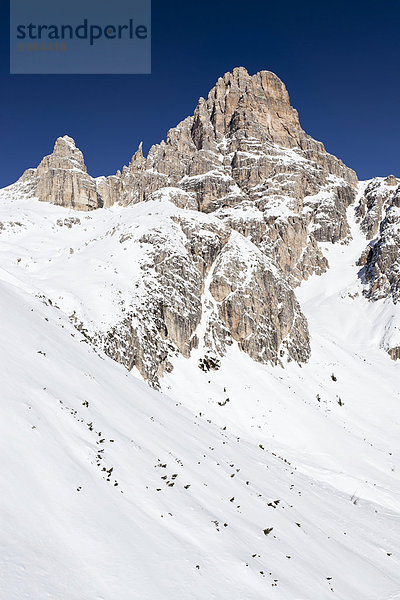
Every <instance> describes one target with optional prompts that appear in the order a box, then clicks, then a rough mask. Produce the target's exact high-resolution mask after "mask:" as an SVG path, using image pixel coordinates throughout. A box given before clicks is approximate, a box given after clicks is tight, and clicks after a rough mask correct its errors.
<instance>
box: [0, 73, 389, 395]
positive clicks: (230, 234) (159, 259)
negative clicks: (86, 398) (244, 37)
mask: <svg viewBox="0 0 400 600" xmlns="http://www.w3.org/2000/svg"><path fill="white" fill-rule="evenodd" d="M399 184H400V180H399V179H397V178H396V177H394V176H389V177H387V178H385V179H384V178H375V179H373V180H371V181H370V182H368V183H359V182H358V179H357V176H356V174H355V172H354V171H352V170H351V169H349V168H348V167H346V166H345V165H344V164H343V162H342V161H341V160H339V159H338V158H336V157H335V156H332V155H331V154H329V153H328V152H327V151H326V150H325V148H324V146H323V144H322V143H321V142H318V141H315V140H314V139H313V138H311V137H310V136H309V135H307V134H306V133H305V132H304V131H303V129H302V128H301V125H300V122H299V117H298V113H297V111H296V110H295V109H294V108H293V107H292V106H291V105H290V101H289V95H288V93H287V91H286V88H285V86H284V84H283V83H282V81H281V80H280V79H279V78H278V77H277V76H276V75H274V74H273V73H271V72H269V71H261V72H259V73H256V74H255V75H253V76H250V75H249V74H248V72H247V71H246V69H244V68H236V69H234V70H233V72H232V73H226V74H225V75H224V76H223V77H221V78H220V79H219V80H218V81H217V83H216V85H215V87H214V88H213V89H212V90H211V91H210V93H209V95H208V98H207V99H204V98H200V100H199V102H198V104H197V106H196V109H195V111H194V114H193V115H192V116H189V117H187V118H186V119H184V120H183V121H182V122H181V123H179V124H178V125H177V126H176V127H174V128H172V129H170V131H169V132H168V134H167V137H166V140H165V141H162V142H161V143H160V144H157V145H154V146H152V147H151V149H150V151H149V153H148V155H147V157H146V156H144V155H143V152H142V146H141V145H140V146H139V148H138V150H137V151H136V153H135V154H134V155H133V158H132V160H131V162H130V164H129V165H128V166H124V167H123V169H122V171H118V172H117V173H116V174H115V175H112V176H109V177H98V178H93V177H91V176H90V175H89V174H88V173H87V170H86V166H85V163H84V158H83V155H82V153H81V152H80V150H78V149H77V148H76V146H75V142H74V140H72V139H71V138H70V137H68V136H64V137H60V138H58V139H57V141H56V143H55V146H54V151H53V153H52V154H50V155H49V156H46V157H45V158H43V160H42V162H41V163H40V165H39V166H38V167H37V168H35V169H28V170H27V171H26V172H25V173H24V174H23V176H22V177H21V179H20V180H19V181H18V182H16V183H15V184H13V185H11V186H9V187H8V188H6V189H5V190H3V192H2V194H3V197H9V198H14V197H15V198H17V197H18V198H21V197H22V198H25V199H30V198H36V199H37V200H39V201H41V202H47V203H50V204H54V205H58V206H61V207H64V208H65V209H66V210H65V218H64V219H61V220H60V219H58V220H57V221H56V223H55V224H54V227H53V229H54V231H55V233H57V232H59V239H60V240H61V241H60V249H59V251H58V254H57V253H56V258H55V259H54V260H55V261H56V262H55V263H54V265H55V266H54V267H52V265H49V264H47V266H46V269H47V270H46V271H43V269H44V268H45V267H44V261H43V264H42V266H41V267H40V272H41V273H42V276H41V282H42V284H43V281H44V279H45V278H44V277H43V273H44V272H46V273H47V274H49V275H50V273H49V269H50V270H51V268H54V269H55V268H56V266H57V268H58V269H59V271H61V272H64V269H65V278H62V277H61V278H60V281H59V285H58V286H57V288H56V287H54V286H49V287H48V289H43V286H42V288H41V289H42V291H43V295H44V297H45V298H46V301H50V302H51V303H53V304H54V305H56V306H59V307H60V308H61V309H63V310H64V311H66V312H67V314H68V316H69V317H70V319H71V320H72V322H73V323H74V325H75V326H76V327H77V328H78V329H79V330H80V331H81V332H83V333H84V334H85V336H86V338H87V340H88V341H89V342H90V343H91V344H94V345H95V346H97V347H100V348H101V349H102V350H104V351H105V352H106V354H108V355H109V356H110V357H112V358H113V359H115V360H116V361H118V362H120V363H122V364H123V365H124V366H126V367H127V368H128V369H132V368H133V367H135V368H136V369H137V370H138V371H139V372H140V374H141V375H142V376H143V377H144V378H145V379H146V380H147V381H149V382H150V383H151V384H152V385H154V386H158V385H159V380H160V377H162V376H163V375H164V374H165V373H166V372H169V371H171V370H172V369H173V362H174V357H176V356H177V355H183V356H184V357H187V358H188V357H190V355H191V352H192V351H193V349H195V348H196V349H198V350H200V351H201V354H202V356H203V360H202V362H201V365H200V366H202V368H205V369H208V368H216V367H217V366H218V364H219V361H220V360H221V359H222V358H223V356H224V355H225V354H226V352H227V349H228V348H229V347H230V346H232V344H234V343H237V344H238V346H239V348H240V349H241V350H242V351H243V352H245V353H247V354H248V355H249V356H250V357H251V358H252V359H253V360H255V361H257V362H259V363H272V364H274V365H278V364H279V365H284V364H285V362H286V361H296V362H298V363H299V364H302V363H304V362H307V361H308V360H309V357H310V352H311V349H310V338H309V331H308V324H307V320H306V318H305V316H304V315H303V313H302V310H301V308H300V305H299V303H298V301H297V299H296V287H297V286H299V285H300V284H301V283H302V281H304V280H305V279H307V278H308V277H310V276H311V275H321V274H322V273H324V272H326V270H327V269H329V264H328V261H327V258H326V257H325V255H324V250H323V247H324V245H326V244H342V245H343V246H344V247H345V246H346V245H347V244H348V243H349V242H350V240H351V232H350V226H349V214H352V215H354V216H355V219H356V221H357V222H358V224H359V228H360V229H361V232H362V233H363V235H365V247H366V250H365V252H364V253H363V254H362V256H361V257H360V258H359V267H358V268H359V277H360V278H361V279H362V282H363V285H364V288H363V293H364V298H367V299H369V300H370V301H386V302H392V303H394V304H396V303H397V302H398V301H399V299H400V250H399V248H400V185H399ZM137 204H141V205H142V208H141V212H140V215H139V217H138V216H137V212H136V213H135V215H134V217H132V207H134V206H136V205H137ZM111 207H113V208H112V209H111ZM116 207H118V210H119V213H118V215H119V216H118V218H117V216H116V215H117V213H116V212H115V211H114V209H115V208H116ZM67 209H68V210H67ZM73 211H81V213H84V214H82V216H81V215H80V213H78V212H73ZM74 215H75V216H74ZM95 215H101V216H95ZM20 225H21V227H22V230H23V229H24V228H25V230H27V229H29V227H28V225H27V224H24V223H22V224H20ZM1 227H2V228H3V230H4V229H7V224H2V226H1ZM61 231H62V235H61ZM77 232H78V233H77ZM0 233H1V228H0ZM57 235H58V234H57ZM65 249H68V250H67V251H65V253H64V250H65ZM89 249H95V254H96V255H97V256H101V257H102V259H103V263H104V265H103V266H104V269H105V270H107V276H106V281H107V282H108V283H107V290H106V291H105V292H104V293H105V295H106V296H107V300H106V301H105V304H104V306H106V309H107V318H104V315H103V314H101V311H99V310H97V309H96V300H95V298H96V297H97V296H99V297H101V296H102V289H103V282H102V278H101V276H100V275H98V276H97V278H96V277H89V279H90V282H91V287H90V292H87V293H86V292H84V291H83V290H82V291H79V293H74V292H73V291H72V287H71V286H72V284H71V286H69V277H70V280H71V281H72V279H73V272H74V269H80V268H82V264H84V265H86V267H85V268H87V269H88V272H89V271H91V270H93V269H94V267H93V262H91V260H92V259H90V260H86V258H85V257H86V256H89V255H88V254H87V253H88V252H89ZM91 256H92V255H91ZM52 260H53V259H50V261H49V260H47V263H49V262H51V261H52ZM63 261H64V262H63ZM82 261H83V262H82ZM85 261H86V262H85ZM39 262H40V260H39ZM22 263H23V261H22ZM99 268H100V267H99ZM31 271H32V273H33V271H34V270H32V269H31ZM69 273H71V274H70V275H68V274H69ZM32 276H33V275H32ZM46 277H47V275H46ZM49 278H50V277H49ZM92 280H93V281H92ZM122 280H123V281H122ZM88 286H89V283H88ZM44 287H45V286H44ZM88 289H89V288H88ZM107 303H108V304H107ZM106 309H104V310H106ZM388 339H390V341H387V340H388ZM396 340H397V337H396V336H395V335H394V336H389V338H386V342H385V343H384V344H382V347H383V348H384V349H385V350H386V351H387V352H388V353H389V354H390V356H391V357H392V358H393V359H397V358H400V344H397V341H396Z"/></svg>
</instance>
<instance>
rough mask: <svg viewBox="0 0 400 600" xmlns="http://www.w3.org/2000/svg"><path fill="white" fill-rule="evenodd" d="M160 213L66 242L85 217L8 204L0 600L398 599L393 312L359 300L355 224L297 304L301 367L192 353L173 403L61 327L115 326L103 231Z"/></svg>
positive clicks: (169, 395)
mask: <svg viewBox="0 0 400 600" xmlns="http://www.w3.org/2000/svg"><path fill="white" fill-rule="evenodd" d="M7 202H9V204H7ZM160 207H161V204H160ZM160 207H159V208H155V207H154V206H153V207H150V206H145V207H143V205H142V206H136V207H132V208H129V209H118V208H114V209H108V210H104V211H96V212H95V213H91V214H90V215H84V216H83V215H81V214H79V218H80V219H81V220H82V222H83V227H75V226H74V225H73V224H72V226H71V227H68V226H58V225H56V222H57V220H58V219H60V218H62V219H65V218H70V217H76V216H77V213H73V212H72V211H67V210H65V209H62V208H59V207H55V206H50V205H45V204H41V203H38V202H36V201H32V200H29V201H28V200H26V201H20V202H19V203H18V202H17V201H16V200H12V199H11V200H10V199H8V200H7V201H4V202H3V203H2V205H1V211H2V214H1V218H0V221H2V222H3V223H6V225H5V230H3V232H2V235H1V236H0V239H1V250H2V267H1V268H0V323H1V333H2V335H1V340H0V361H1V390H0V399H1V411H2V419H1V424H0V427H1V432H0V444H1V450H0V451H1V457H2V460H1V468H0V477H1V483H0V486H1V490H2V494H1V499H0V509H1V520H0V564H1V569H2V584H1V588H0V598H1V600H22V599H28V598H29V600H39V599H40V600H42V599H43V598H51V599H55V600H64V599H66V598H67V599H68V600H78V599H79V600H114V599H116V598H118V599H119V600H131V599H134V600H150V599H151V600H164V599H165V598H176V599H179V600H186V599H195V600H200V599H201V600H212V599H218V600H228V599H229V600H261V599H263V600H264V599H266V598H267V599H270V598H278V599H281V600H325V599H327V598H332V597H333V598H337V599H339V600H395V599H398V598H400V575H399V573H400V554H399V548H400V500H399V498H400V481H399V475H398V473H399V469H400V448H399V424H400V386H399V382H400V379H399V374H400V371H399V369H400V365H399V363H395V362H393V361H391V360H390V359H389V357H388V355H387V354H386V353H385V352H384V350H382V349H379V344H380V343H381V339H382V334H383V333H384V331H385V327H386V324H387V319H388V318H389V317H391V316H393V315H392V313H391V312H390V311H392V312H393V310H394V309H393V306H391V305H389V304H384V305H383V303H375V304H371V303H369V302H367V301H366V300H365V299H364V298H363V297H362V294H361V291H362V290H361V287H360V286H361V283H360V282H359V280H358V279H357V272H358V267H356V265H355V261H356V259H357V258H358V257H359V255H360V253H361V251H362V249H363V248H364V246H365V239H364V238H363V236H361V234H359V233H358V228H357V226H356V224H355V222H354V221H353V219H352V211H353V207H351V208H350V209H349V218H350V220H351V221H353V224H352V233H353V241H352V242H351V243H350V245H349V246H345V245H335V246H330V245H326V247H325V253H326V255H327V257H328V260H329V263H330V266H331V268H330V269H329V271H328V272H327V273H326V274H325V275H323V276H321V277H313V278H311V279H310V280H309V281H308V282H306V283H304V284H303V285H302V287H301V288H300V289H299V290H298V291H297V295H298V298H299V300H300V302H301V305H302V309H303V311H304V313H305V315H306V316H307V318H308V321H309V327H310V333H311V346H312V357H311V360H310V362H309V363H308V364H307V365H305V366H303V368H300V367H299V366H298V365H295V364H293V363H291V364H289V365H287V366H286V367H285V368H284V369H282V368H280V367H275V368H272V367H268V366H262V365H259V364H256V363H254V362H252V361H251V359H250V358H249V357H248V356H247V355H245V354H243V353H240V352H239V351H238V349H237V348H236V347H232V348H231V350H230V352H229V354H228V356H227V357H226V358H225V359H224V360H223V362H222V364H221V368H220V369H219V370H217V371H210V372H208V373H204V372H203V371H202V370H200V369H199V368H198V360H199V358H200V357H201V356H203V355H204V353H202V348H201V347H200V348H199V349H198V350H197V351H194V352H193V354H192V357H191V358H190V359H189V360H187V359H184V358H182V357H181V358H177V360H176V364H175V365H174V367H175V368H174V370H173V372H172V373H171V374H169V375H167V376H166V377H165V378H164V380H163V381H162V386H163V392H164V393H163V394H160V393H157V392H155V391H153V390H151V389H150V388H149V387H148V386H147V385H146V384H144V383H143V382H141V381H139V380H138V379H137V378H136V377H135V376H134V374H132V373H128V372H127V371H125V370H124V369H123V368H122V367H121V366H119V365H118V364H116V363H114V362H113V361H112V360H111V359H109V358H108V357H106V356H105V355H103V354H102V353H101V352H99V351H95V350H94V349H93V348H91V347H90V346H89V345H88V344H87V340H86V339H85V338H84V337H83V336H82V335H81V334H80V333H78V332H77V331H76V330H75V329H74V328H73V327H72V325H71V324H70V321H69V319H68V316H67V315H69V314H70V311H71V309H74V310H75V309H76V307H77V306H78V307H82V310H88V311H90V312H91V315H94V317H93V319H94V320H96V322H97V323H101V321H102V319H103V320H106V319H107V318H109V314H110V312H111V311H112V310H116V309H115V306H117V305H116V304H115V303H113V302H112V301H110V302H109V303H107V299H108V298H111V297H112V298H113V297H114V295H118V290H119V291H120V292H121V293H122V294H124V289H125V288H124V277H125V276H127V275H125V273H128V271H126V272H125V271H124V268H125V267H126V269H128V266H127V265H128V261H130V262H131V258H130V259H127V258H124V256H126V253H125V255H124V250H123V246H122V247H121V248H120V249H119V254H118V257H117V259H116V260H117V261H118V262H113V261H112V260H111V259H110V254H112V253H113V250H112V247H113V245H112V243H111V242H110V236H109V234H108V232H109V231H112V229H113V227H120V228H121V229H122V228H126V227H132V228H133V224H134V223H140V222H141V221H142V220H145V219H157V218H160V217H157V216H156V215H154V214H153V216H152V214H151V211H153V213H154V212H157V211H159V210H161V209H162V210H166V211H167V210H170V209H169V208H168V207H165V206H164V208H162V207H161V208H160ZM171 210H172V209H171ZM174 210H175V209H174ZM123 211H124V212H123ZM140 211H144V212H142V213H141V212H140ZM149 213H150V214H149ZM8 215H9V217H8ZM11 215H13V220H12V221H11ZM122 215H123V217H122ZM130 215H132V221H131V220H130V219H131V216H130ZM11 222H13V223H14V225H11V224H10V223H11ZM7 223H8V225H7ZM17 223H20V225H18V224H17ZM132 223H133V224H132ZM94 241H96V244H94ZM91 242H93V243H91ZM70 247H72V248H73V250H74V252H73V254H70ZM77 249H79V251H77ZM69 257H72V258H71V259H70V258H69ZM135 259H136V264H139V263H140V260H141V257H140V256H137V257H135ZM72 261H73V262H72ZM69 265H73V266H69ZM88 265H89V267H88ZM112 269H117V271H118V274H117V276H116V277H117V281H118V284H119V285H118V286H117V285H116V279H115V277H114V275H115V273H114V274H113V276H112V278H111V276H110V277H108V275H107V273H108V272H110V273H111V271H112ZM129 269H130V270H129V277H131V273H132V265H131V264H130V265H129ZM96 278H97V279H96ZM111 283H113V284H114V285H113V287H112V286H111ZM129 285H130V283H129ZM99 286H100V287H99ZM114 286H115V287H114ZM96 289H97V294H96ZM57 290H59V292H57ZM68 290H69V291H70V294H69V295H68V294H67V293H66V291H68ZM99 290H100V293H99ZM56 292H57V293H58V296H59V297H60V308H56V307H55V306H54V305H53V306H52V305H50V304H49V302H48V301H47V300H46V297H48V295H49V294H50V293H51V294H52V296H54V293H56ZM100 294H101V295H100ZM357 294H358V295H357ZM77 298H78V299H79V298H80V300H81V301H80V303H79V302H77V301H76V299H77ZM61 301H64V302H65V304H62V303H61ZM382 306H384V309H383V312H382ZM61 309H63V310H61ZM109 311H110V312H109ZM389 313H390V314H389ZM393 314H394V313H393ZM201 326H202V324H200V327H201ZM110 469H112V470H111V471H110Z"/></svg>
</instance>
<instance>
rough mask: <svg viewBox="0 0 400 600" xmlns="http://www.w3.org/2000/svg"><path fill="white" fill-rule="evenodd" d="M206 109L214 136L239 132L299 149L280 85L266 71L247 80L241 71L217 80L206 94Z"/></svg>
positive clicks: (295, 117)
mask: <svg viewBox="0 0 400 600" xmlns="http://www.w3.org/2000/svg"><path fill="white" fill-rule="evenodd" d="M207 109H208V112H209V115H210V119H211V123H212V125H213V127H214V131H215V133H216V135H217V136H218V135H220V136H230V135H233V134H238V133H239V132H240V134H241V136H240V135H239V137H243V138H245V139H246V138H252V137H254V138H256V139H258V140H260V141H269V142H272V143H276V144H279V145H280V146H284V147H288V148H291V147H294V146H298V147H300V145H301V143H300V139H301V135H300V132H301V127H300V122H299V117H298V114H297V111H296V110H295V109H294V108H292V106H291V105H290V100H289V94H288V92H287V90H286V87H285V85H284V83H283V82H282V81H281V80H280V79H279V77H277V76H276V75H275V74H274V73H271V72H270V71H260V72H259V73H256V74H255V75H253V76H250V75H249V74H248V72H247V70H246V69H244V68H243V67H238V68H235V69H234V70H233V71H232V73H225V75H224V76H223V77H220V78H219V80H218V81H217V84H216V85H215V87H214V88H213V89H212V90H211V91H210V93H209V95H208V100H207Z"/></svg>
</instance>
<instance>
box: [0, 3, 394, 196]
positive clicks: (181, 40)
mask: <svg viewBox="0 0 400 600" xmlns="http://www.w3.org/2000/svg"><path fill="white" fill-rule="evenodd" d="M8 19H9V17H8V12H7V9H6V7H4V3H3V8H2V19H1V28H2V31H1V37H0V44H1V59H0V78H1V96H0V98H1V105H2V106H1V109H2V110H1V112H0V119H1V120H0V128H1V142H0V144H1V146H0V147H1V155H0V186H4V185H8V184H10V183H12V182H14V181H15V180H16V179H17V178H18V177H19V176H20V175H21V174H22V172H23V171H24V170H25V169H26V168H28V167H34V166H37V164H38V163H39V162H40V160H41V158H42V157H43V156H44V155H45V154H49V153H50V152H51V151H52V148H53V144H54V140H55V139H56V138H57V137H58V136H59V135H64V134H68V135H71V136H72V137H74V138H75V140H76V142H77V145H78V146H79V147H80V148H81V150H82V151H83V153H84V155H85V161H86V164H87V167H88V171H89V173H90V174H92V175H93V176H97V175H102V174H104V175H108V174H111V173H114V172H115V171H116V170H117V169H119V168H121V167H122V166H123V165H124V164H126V163H128V162H129V160H130V158H131V156H132V154H133V153H134V152H135V150H136V148H137V146H138V144H139V142H140V141H141V140H143V142H144V150H145V151H147V150H148V148H149V147H150V146H151V144H153V143H157V142H159V141H160V140H161V139H163V138H165V135H166V133H167V131H168V129H169V128H170V127H173V126H174V125H176V124H177V123H178V122H179V121H180V120H181V119H183V118H185V117H186V116H187V115H189V114H192V113H193V110H194V108H195V105H196V103H197V100H198V98H199V96H205V95H207V93H208V91H209V89H210V88H211V87H212V86H213V85H214V83H215V81H216V80H217V78H218V77H219V76H220V75H222V74H223V73H225V72H226V71H229V70H231V69H232V68H233V67H235V66H245V67H246V68H247V69H248V71H249V72H250V73H254V72H256V71H259V70H261V69H268V70H271V71H274V72H275V73H276V74H277V75H278V76H279V77H280V78H281V79H282V80H283V81H284V82H285V84H286V86H287V88H288V90H289V94H290V97H291V102H292V105H293V106H295V108H297V109H298V111H299V113H300V120H301V123H302V126H303V128H304V129H305V130H306V131H307V133H309V134H310V135H312V136H313V137H314V138H316V139H318V140H321V141H322V142H324V144H325V146H326V148H327V150H328V151H329V152H332V153H333V154H336V155H337V156H339V157H340V158H342V160H343V161H344V162H345V163H346V164H347V165H348V166H350V167H352V168H354V169H355V170H356V171H357V173H358V175H359V177H360V178H361V179H365V178H369V177H373V176H374V175H386V174H389V173H394V174H396V175H400V161H399V145H400V117H399V99H400V77H399V74H400V73H399V70H400V68H399V65H400V35H399V31H400V2H399V1H398V0H386V1H383V2H379V1H376V2H375V1H374V2H372V1H366V2H359V1H358V0H355V1H351V0H348V1H347V2H344V1H342V0H337V1H335V2H330V1H328V0H323V1H322V0H321V1H320V2H307V1H303V2H291V1H287V2H279V1H278V0H274V2H269V1H268V0H267V1H262V0H259V1H255V0H246V1H241V2H239V1H236V0H231V1H229V2H228V1H223V2H219V1H218V0H213V1H211V0H203V1H202V2H190V1H186V2H182V1H181V0H174V1H173V2H172V1H165V0H164V1H163V0H153V9H152V74H151V75H104V76H97V75H79V76H66V75H9V55H8V40H7V36H8Z"/></svg>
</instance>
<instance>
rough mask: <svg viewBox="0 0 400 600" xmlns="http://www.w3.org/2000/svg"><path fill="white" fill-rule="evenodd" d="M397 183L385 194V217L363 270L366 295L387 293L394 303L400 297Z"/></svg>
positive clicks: (376, 296)
mask: <svg viewBox="0 0 400 600" xmlns="http://www.w3.org/2000/svg"><path fill="white" fill-rule="evenodd" d="M396 183H398V187H397V188H396V187H395V186H393V187H392V195H388V196H387V197H386V202H385V204H384V205H383V207H385V206H386V208H385V213H384V218H383V220H382V222H381V223H380V227H379V233H378V237H377V239H376V240H374V241H373V242H372V244H371V247H370V249H369V252H368V255H367V258H366V262H365V267H364V272H363V276H364V278H365V281H366V282H367V283H368V288H367V290H366V292H365V293H366V295H367V297H368V298H370V299H372V300H379V299H380V298H387V297H388V296H389V295H390V296H391V298H392V299H393V302H394V303H397V302H398V301H399V300H400V181H398V182H396ZM378 202H379V200H378ZM367 216H368V215H367Z"/></svg>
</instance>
